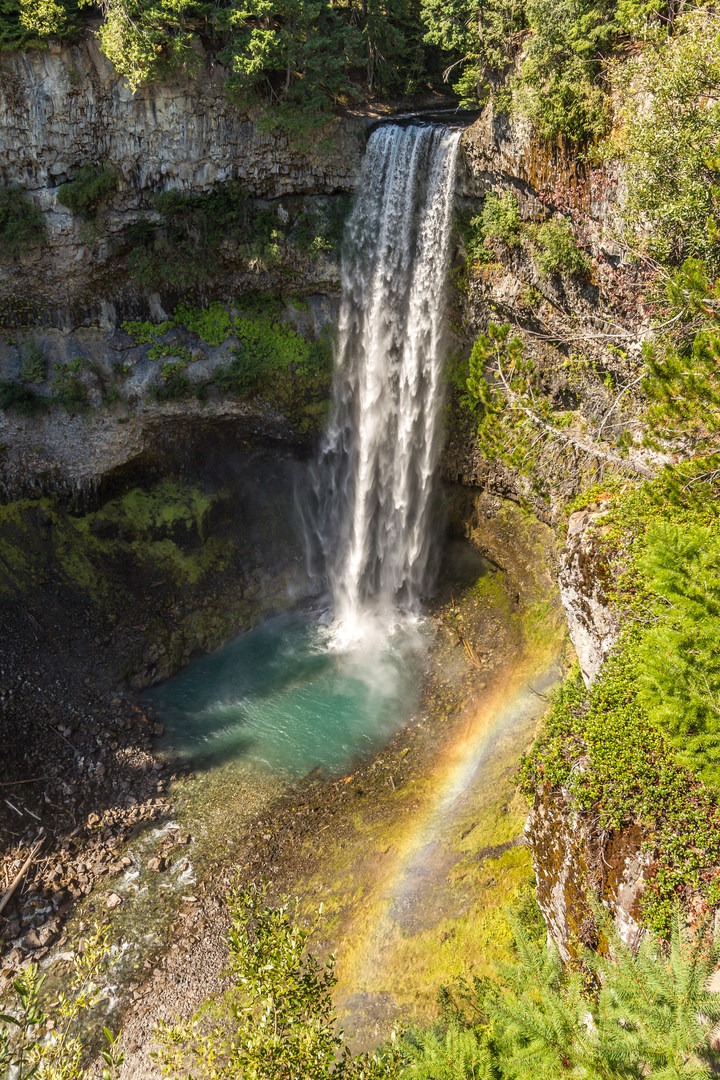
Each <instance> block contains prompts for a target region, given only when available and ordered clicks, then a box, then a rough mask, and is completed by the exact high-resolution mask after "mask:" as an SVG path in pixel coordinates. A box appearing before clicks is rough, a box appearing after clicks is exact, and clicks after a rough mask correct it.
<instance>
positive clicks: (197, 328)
mask: <svg viewBox="0 0 720 1080" xmlns="http://www.w3.org/2000/svg"><path fill="white" fill-rule="evenodd" d="M172 321H173V323H174V324H175V325H176V326H184V327H185V328H186V329H187V330H190V331H191V333H193V334H197V336H198V337H199V338H200V339H201V341H204V342H205V344H206V345H222V343H223V342H224V341H227V339H228V338H229V337H230V335H231V334H232V332H233V318H232V315H231V314H230V312H229V311H228V310H227V309H226V308H225V307H223V305H222V304H210V305H209V306H208V307H204V308H192V307H190V306H189V305H188V304H179V305H178V306H177V307H176V308H175V313H174V315H173V320H172Z"/></svg>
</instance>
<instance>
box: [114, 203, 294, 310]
mask: <svg viewBox="0 0 720 1080" xmlns="http://www.w3.org/2000/svg"><path fill="white" fill-rule="evenodd" d="M154 201H155V206H156V209H157V210H158V212H159V213H160V214H161V216H162V222H161V223H160V224H154V223H152V222H147V221H141V222H137V223H136V224H134V225H132V226H130V228H129V229H127V230H126V232H125V234H124V237H123V239H124V243H125V245H126V249H127V253H128V265H129V268H130V271H131V273H132V274H133V276H134V277H135V278H136V279H137V280H138V281H139V282H140V283H141V284H143V285H155V286H157V285H170V286H173V287H176V288H179V289H187V288H192V287H193V286H197V285H198V284H200V283H201V282H204V281H206V280H207V279H208V278H210V277H213V276H214V275H216V274H218V273H219V272H220V270H221V266H222V261H221V260H222V258H223V252H224V251H225V250H226V249H227V248H228V247H230V249H231V250H233V251H234V252H235V253H236V254H237V255H239V256H240V257H241V258H245V259H253V258H255V259H262V257H263V256H264V255H265V254H266V251H267V248H268V246H269V245H270V243H271V239H272V232H273V229H274V228H275V225H276V217H275V213H274V212H273V210H271V209H267V208H266V209H259V208H256V207H253V205H252V204H251V202H250V200H249V199H248V197H247V195H246V194H245V192H244V191H243V190H242V188H241V187H240V185H239V184H237V183H235V182H230V183H227V184H218V185H217V186H216V187H214V188H213V189H212V190H210V191H208V192H203V193H196V192H184V191H165V192H162V193H161V194H160V195H157V196H155V200H154Z"/></svg>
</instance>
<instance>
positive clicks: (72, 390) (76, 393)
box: [50, 357, 88, 412]
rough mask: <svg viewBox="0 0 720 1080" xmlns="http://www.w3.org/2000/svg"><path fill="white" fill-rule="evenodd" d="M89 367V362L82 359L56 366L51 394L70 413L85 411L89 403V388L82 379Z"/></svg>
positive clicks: (78, 358)
mask: <svg viewBox="0 0 720 1080" xmlns="http://www.w3.org/2000/svg"><path fill="white" fill-rule="evenodd" d="M87 366H88V365H87V361H86V360H83V359H82V358H81V357H77V358H76V359H75V360H70V361H69V362H68V363H64V364H56V365H55V370H54V372H53V379H52V384H51V387H50V392H51V394H52V396H53V398H54V399H55V401H57V403H58V404H59V405H62V406H63V407H64V408H66V409H67V410H68V412H77V411H79V410H80V409H84V408H85V406H86V405H87V403H88V388H87V386H86V385H85V383H84V382H83V381H82V379H81V377H80V376H81V374H82V372H83V371H85V370H87Z"/></svg>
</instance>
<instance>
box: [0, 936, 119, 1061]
mask: <svg viewBox="0 0 720 1080" xmlns="http://www.w3.org/2000/svg"><path fill="white" fill-rule="evenodd" d="M109 957H110V952H109V947H108V939H107V931H106V930H105V929H104V928H98V929H97V930H96V931H95V932H94V933H93V934H92V935H91V936H90V937H89V938H88V939H86V941H84V942H83V945H82V951H77V952H75V953H74V954H73V961H72V968H71V971H70V972H69V975H68V978H67V980H66V989H65V990H63V991H62V992H61V993H60V994H59V995H57V997H55V998H54V1000H53V1001H52V1003H50V1004H48V1003H47V1002H46V1001H44V1000H43V985H44V983H45V978H46V977H45V975H41V974H40V971H39V968H38V965H37V964H34V963H32V964H29V965H28V966H27V967H24V968H23V970H22V972H21V973H20V975H19V976H18V977H17V979H15V980H14V981H13V983H12V988H11V989H12V998H11V1002H10V1004H9V1005H8V1006H7V1008H8V1011H7V1012H6V1013H3V1014H0V1071H2V1073H3V1075H7V1076H12V1077H13V1078H14V1080H30V1077H36V1078H37V1080H87V1078H89V1076H90V1070H88V1069H86V1068H85V1066H84V1060H85V1058H86V1056H87V1047H86V1046H85V1045H84V1043H83V1040H82V1037H81V1029H82V1025H83V1023H84V1021H85V1019H86V1017H87V1015H88V1014H89V1013H90V1012H91V1010H93V1009H94V1008H95V1006H96V1005H98V1003H99V1002H100V1000H101V998H102V995H103V991H102V986H101V982H102V980H103V977H104V975H105V973H106V972H107V970H108V967H109ZM49 1022H52V1028H51V1030H50V1032H49V1033H48V1031H47V1027H48V1023H49ZM103 1038H104V1040H105V1045H104V1047H103V1049H102V1050H101V1051H100V1054H101V1057H102V1059H103V1061H104V1062H105V1067H104V1068H103V1070H102V1078H103V1080H114V1078H115V1077H116V1076H117V1075H118V1069H119V1068H120V1066H121V1065H122V1063H123V1060H124V1055H123V1054H122V1053H121V1052H120V1051H119V1049H118V1038H117V1037H116V1036H114V1035H113V1033H112V1032H111V1031H110V1029H109V1028H107V1027H105V1028H103Z"/></svg>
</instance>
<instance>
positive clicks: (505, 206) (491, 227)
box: [482, 191, 522, 248]
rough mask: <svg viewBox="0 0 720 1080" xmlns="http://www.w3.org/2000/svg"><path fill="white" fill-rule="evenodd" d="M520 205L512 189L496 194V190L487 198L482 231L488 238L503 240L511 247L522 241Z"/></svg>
mask: <svg viewBox="0 0 720 1080" xmlns="http://www.w3.org/2000/svg"><path fill="white" fill-rule="evenodd" d="M521 228H522V221H521V219H520V207H519V205H518V201H517V199H516V198H515V196H514V195H513V194H512V192H510V191H505V192H503V194H502V195H496V194H495V193H494V192H490V194H489V195H488V196H487V197H486V199H485V204H484V206H483V211H482V233H483V236H484V238H485V239H486V240H501V241H502V242H503V243H504V244H506V245H507V246H508V247H509V248H513V247H517V246H518V244H519V243H520V231H521Z"/></svg>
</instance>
